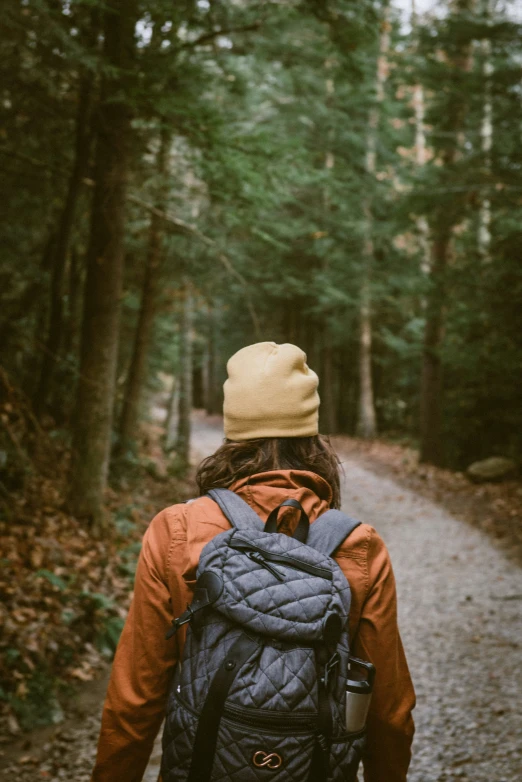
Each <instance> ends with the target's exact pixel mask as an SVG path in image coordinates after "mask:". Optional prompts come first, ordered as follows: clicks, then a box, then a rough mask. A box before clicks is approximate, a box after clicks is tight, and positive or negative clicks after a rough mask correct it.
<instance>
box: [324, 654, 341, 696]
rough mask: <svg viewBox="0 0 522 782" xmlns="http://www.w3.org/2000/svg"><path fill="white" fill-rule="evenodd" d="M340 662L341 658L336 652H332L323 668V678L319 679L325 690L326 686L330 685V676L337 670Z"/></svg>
mask: <svg viewBox="0 0 522 782" xmlns="http://www.w3.org/2000/svg"><path fill="white" fill-rule="evenodd" d="M340 662H341V658H340V656H339V653H338V652H334V653H333V654H332V656H331V657H330V659H329V660H328V662H327V663H326V664H325V666H324V676H323V678H322V679H321V681H322V682H323V684H324V687H325V689H328V684H329V683H330V679H331V676H332V673H333V671H334V670H335V669H336V668H337V666H338V665H339V663H340Z"/></svg>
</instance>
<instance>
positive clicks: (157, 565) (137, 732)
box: [92, 511, 177, 782]
mask: <svg viewBox="0 0 522 782" xmlns="http://www.w3.org/2000/svg"><path fill="white" fill-rule="evenodd" d="M169 546H170V534H169V528H168V524H167V518H166V514H165V511H163V512H162V513H160V514H159V515H158V516H156V517H155V519H154V520H153V521H152V522H151V524H150V526H149V528H148V530H147V532H146V533H145V536H144V538H143V546H142V550H141V554H140V557H139V561H138V567H137V572H136V580H135V586H134V598H133V601H132V604H131V608H130V611H129V614H128V617H127V621H126V622H125V627H124V628H123V632H122V635H121V638H120V642H119V644H118V648H117V650H116V656H115V658H114V663H113V666H112V672H111V677H110V681H109V687H108V690H107V697H106V700H105V705H104V708H103V715H102V724H101V733H100V738H99V742H98V753H97V758H96V764H95V767H94V771H93V774H92V782H115V780H125V782H140V780H141V779H142V776H143V774H144V772H145V769H146V767H147V763H148V760H149V756H150V754H151V751H152V747H153V744H154V740H155V738H156V735H157V733H158V731H159V728H160V725H161V722H162V720H163V717H164V713H165V706H166V699H167V693H168V686H169V681H170V677H171V674H172V669H173V666H174V665H175V663H176V657H177V644H175V643H173V640H172V639H171V640H170V642H169V641H166V640H165V633H166V632H167V630H168V628H169V625H170V621H171V619H172V607H171V604H170V595H169V589H168V580H167V563H168V557H169Z"/></svg>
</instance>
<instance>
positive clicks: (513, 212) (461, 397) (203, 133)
mask: <svg viewBox="0 0 522 782" xmlns="http://www.w3.org/2000/svg"><path fill="white" fill-rule="evenodd" d="M387 6H388V4H387V3H384V2H377V3H374V2H370V1H369V0H364V2H357V3H356V2H353V0H328V2H312V1H309V0H306V1H305V2H299V3H275V4H271V3H269V4H266V3H263V2H259V3H257V2H253V3H236V2H228V0H226V1H225V2H220V3H208V4H207V3H205V2H201V3H196V2H192V1H190V0H186V2H181V3H176V4H174V5H173V4H172V3H171V2H167V0H150V2H149V1H148V2H147V3H145V2H140V4H139V8H140V15H141V21H140V24H139V25H138V30H137V40H136V43H137V49H136V73H135V74H134V76H135V79H134V80H133V82H132V86H131V87H130V88H129V89H130V94H129V96H128V100H129V104H130V105H131V107H132V111H133V144H132V149H131V155H130V170H129V194H130V198H129V199H128V203H127V224H126V231H127V241H126V244H127V263H126V271H125V281H124V296H123V299H122V301H121V315H122V317H121V331H120V351H119V366H118V384H117V392H116V399H115V413H116V415H115V421H116V422H117V421H118V420H119V416H120V413H121V407H122V402H123V397H124V393H125V386H126V382H127V380H128V377H129V374H130V369H131V363H132V360H133V358H132V356H133V347H134V338H135V334H136V329H137V324H138V318H139V312H140V307H141V303H142V300H143V291H144V281H145V279H146V276H145V268H146V265H147V262H148V260H147V259H148V257H149V252H150V236H151V231H150V228H151V220H152V216H151V215H152V214H153V212H152V211H151V210H152V209H154V208H157V209H159V211H160V212H161V213H162V214H163V215H167V219H164V218H162V222H161V228H160V232H159V233H160V252H159V255H160V259H161V260H160V264H159V267H158V271H157V280H156V303H155V318H154V327H153V330H152V336H151V340H150V344H149V345H148V349H147V354H148V355H147V372H146V381H145V385H146V388H145V389H144V393H143V394H142V397H141V401H142V417H143V418H144V419H145V418H146V417H147V408H148V400H149V397H148V395H147V392H148V393H149V394H151V393H157V392H158V391H160V390H161V384H162V380H160V379H159V376H160V373H163V375H165V374H168V375H171V374H172V373H174V374H179V371H180V366H179V344H180V312H181V302H182V297H181V280H182V277H183V275H187V274H188V275H189V276H190V278H191V280H192V282H193V284H194V287H195V301H196V313H195V325H194V334H193V338H194V346H195V347H194V356H195V374H197V373H200V377H201V376H202V375H203V374H205V373H208V371H210V370H209V361H210V359H209V355H210V352H212V358H213V361H214V364H215V368H214V369H213V370H212V371H213V372H214V374H213V376H212V379H211V383H212V384H213V394H214V397H215V398H216V399H219V396H220V393H221V391H220V384H221V383H222V381H223V373H224V363H225V360H226V358H227V357H228V355H230V354H231V353H232V352H233V351H235V350H236V349H238V348H240V347H242V346H243V345H244V344H246V343H248V342H251V341H255V340H257V339H274V340H278V341H285V340H290V341H294V342H298V343H299V344H301V345H302V346H303V347H304V349H305V350H306V351H307V353H308V356H309V360H310V363H311V364H312V365H313V366H314V368H316V369H317V370H318V371H319V372H320V373H322V372H323V370H325V371H326V367H325V360H326V359H325V353H326V348H329V349H332V350H333V353H334V359H333V368H330V370H331V371H332V372H333V376H332V377H333V379H332V380H331V382H332V384H333V386H334V393H333V396H332V400H333V402H332V403H333V405H334V407H335V411H334V413H333V418H335V419H336V421H337V423H336V428H337V429H339V430H343V431H353V427H354V422H355V411H356V407H357V395H358V390H357V388H358V351H359V348H358V319H359V306H360V296H361V284H362V279H363V276H364V275H365V274H366V267H365V260H364V259H365V246H366V245H365V243H366V242H367V240H368V231H369V228H368V225H369V223H368V206H369V205H371V210H370V211H371V226H372V227H371V234H372V236H371V238H372V241H373V248H374V253H373V256H374V257H373V261H372V268H371V282H370V292H371V301H372V314H373V337H374V340H373V369H374V384H375V394H376V403H377V412H378V418H379V424H380V428H381V430H383V431H384V432H386V431H388V432H390V433H391V432H393V433H396V432H397V431H398V430H401V431H402V430H403V431H404V432H405V433H406V434H408V435H410V436H416V434H417V431H418V424H419V421H418V412H417V410H418V404H419V377H420V362H421V354H422V343H423V334H424V328H425V317H426V309H425V303H426V299H427V298H429V296H430V294H431V292H432V290H433V288H432V285H431V282H430V279H429V277H427V276H426V275H425V274H424V273H423V272H422V271H421V268H420V267H421V259H422V251H421V247H420V239H421V237H420V234H419V231H418V224H417V220H418V218H419V217H421V216H424V217H426V218H427V219H428V221H429V223H430V226H431V229H432V230H433V231H436V230H439V229H440V228H441V226H442V227H443V226H447V227H448V229H449V230H450V231H452V232H453V231H454V232H455V237H456V238H455V241H454V243H453V253H452V260H451V268H450V269H449V270H448V272H447V279H445V280H444V283H445V286H446V294H445V306H444V310H445V326H446V331H445V334H446V336H445V339H444V340H443V342H442V344H441V347H440V351H441V359H442V363H443V366H444V378H445V379H444V399H443V407H444V417H445V432H444V438H445V441H446V445H447V457H448V461H449V463H450V464H452V465H454V466H458V467H461V466H463V465H464V464H465V463H466V461H468V460H470V459H471V458H474V457H475V456H477V457H478V456H481V455H488V453H489V452H499V453H500V452H502V453H510V454H511V455H513V456H515V457H516V458H519V457H520V455H521V454H522V435H521V434H520V432H521V428H520V405H519V400H518V398H517V395H518V390H517V389H518V387H519V384H520V377H519V372H518V370H517V369H516V368H517V367H519V366H520V364H521V355H522V345H521V342H520V337H519V335H520V333H521V331H522V329H521V325H522V324H521V323H520V315H519V309H520V307H519V302H520V292H521V283H520V272H519V264H518V262H517V258H518V254H519V247H520V229H519V225H520V216H521V215H520V188H521V186H522V185H521V182H520V170H521V163H522V158H521V155H522V153H521V147H520V143H519V138H518V132H517V129H518V128H519V126H520V123H521V121H522V114H521V104H520V86H519V85H520V78H521V75H522V73H521V66H520V57H519V40H520V25H517V24H516V23H515V22H514V21H513V20H512V19H511V18H510V16H509V11H510V9H509V7H507V10H506V11H503V10H502V9H500V8H497V9H496V11H495V14H494V15H492V16H490V17H488V16H487V14H485V12H484V9H483V7H482V5H480V4H479V6H475V5H473V4H471V3H468V2H465V1H464V0H463V2H461V3H458V4H452V5H451V7H450V8H449V9H448V13H444V14H441V15H440V16H439V17H437V18H435V17H431V16H429V15H426V16H424V17H422V18H419V20H418V23H417V25H416V27H415V28H414V29H413V30H410V29H409V28H408V27H407V25H405V24H404V18H402V19H399V18H398V17H397V15H396V12H395V11H394V10H393V7H392V10H391V16H390V20H389V25H390V36H391V46H390V52H389V55H388V77H387V80H386V83H385V87H384V96H383V99H382V101H381V103H380V105H379V120H378V127H377V128H376V129H375V152H376V174H375V176H373V175H370V174H369V173H368V171H367V167H366V153H367V151H368V137H369V120H370V114H371V111H372V109H373V108H375V106H376V102H377V100H378V98H377V94H376V67H377V58H378V45H379V32H380V30H381V29H382V25H383V24H384V22H383V19H384V12H385V9H386V8H387ZM102 10H103V3H101V2H98V0H92V1H90V2H89V3H83V2H77V3H72V4H65V3H63V4H62V3H60V2H58V3H51V2H47V1H46V0H39V2H38V3H33V4H31V7H30V8H25V6H20V4H18V3H15V2H14V1H12V0H11V2H9V3H8V8H7V14H6V19H7V21H6V24H7V27H8V32H9V35H7V36H5V37H4V40H3V41H2V43H1V44H0V47H1V48H0V55H1V56H0V63H1V64H0V77H1V78H2V81H3V83H4V84H5V85H6V93H5V100H4V102H3V104H2V107H1V109H0V112H1V116H0V119H1V120H2V128H3V130H2V136H1V138H0V154H2V156H3V159H5V162H6V166H5V177H6V187H7V189H8V191H9V196H10V197H9V199H3V201H2V205H1V207H0V218H1V221H2V244H3V247H4V248H5V250H4V261H5V268H6V272H5V276H4V272H3V271H2V272H0V287H1V289H2V308H1V312H0V337H1V338H2V342H3V344H5V345H6V347H7V351H6V353H7V356H8V359H7V364H8V369H9V371H10V372H12V373H13V376H14V377H15V379H16V381H17V382H19V383H21V384H22V385H23V386H24V388H25V389H26V390H27V391H28V392H29V393H31V392H32V390H33V389H34V387H35V385H36V383H37V378H38V373H39V368H40V366H41V363H42V360H43V355H44V348H45V346H44V344H43V339H42V336H43V335H44V334H45V333H46V331H47V329H48V327H49V304H48V302H49V298H50V293H51V289H52V275H53V260H52V259H53V251H54V250H53V237H54V235H55V233H56V229H57V226H58V224H59V222H60V219H61V216H62V214H63V207H64V200H65V196H66V188H67V181H68V177H69V176H70V173H71V170H72V168H73V165H74V160H75V141H74V136H75V128H76V122H77V107H78V99H79V95H80V93H81V90H82V84H84V83H85V78H86V77H89V78H92V80H93V101H94V105H96V102H97V101H98V100H99V87H100V76H103V75H104V74H108V73H109V69H110V67H111V66H109V64H108V63H107V61H106V58H105V57H104V55H103V52H102V50H101V48H100V45H99V42H100V36H99V35H93V31H94V32H96V30H99V24H100V13H101V11H102ZM386 24H388V22H386ZM216 31H221V33H220V34H217V32H216ZM484 42H487V46H488V47H489V48H488V49H487V51H488V52H489V54H488V57H489V58H490V66H491V71H492V73H491V76H490V82H491V84H490V94H491V101H492V117H493V136H492V145H491V150H490V151H489V152H487V153H486V152H485V150H484V148H483V143H482V141H481V127H482V121H483V116H484V105H485V100H486V93H485V83H484V76H483V67H484V57H485V53H484V52H485V51H486V49H484V47H483V44H484ZM466 51H467V52H468V54H469V57H468V59H467V60H466V62H465V63H462V62H461V63H460V64H459V61H458V58H459V57H462V53H463V52H466ZM461 66H462V67H461ZM112 75H114V74H112ZM418 84H420V85H422V87H423V90H424V109H425V120H424V129H425V134H426V148H427V151H428V160H427V162H426V165H424V166H418V165H417V164H416V162H415V155H414V144H415V117H414V106H413V103H412V101H413V92H412V91H413V88H414V85H418ZM456 113H459V114H462V129H461V130H460V131H459V134H458V138H457V139H456V138H455V134H454V133H453V130H452V128H453V127H454V125H453V124H452V122H453V120H454V117H455V114H456ZM35 118H37V121H36V122H35ZM86 122H88V123H89V122H92V118H90V119H87V120H86ZM166 129H167V130H168V132H169V133H170V143H171V146H170V154H169V158H168V165H167V167H166V173H163V174H161V173H158V168H157V156H158V149H159V145H160V136H161V133H162V132H164V131H165V130H166ZM90 130H91V132H92V133H95V131H96V127H95V126H94V125H93V126H92V127H90ZM455 147H457V148H458V149H457V154H455V155H453V154H452V150H453V149H454V148H455ZM91 157H92V156H91ZM91 163H92V160H91ZM91 168H92V166H91ZM91 173H92V172H91ZM90 198H91V189H90V188H89V187H88V186H85V185H83V186H82V190H81V193H80V194H79V200H78V208H77V210H76V217H75V220H74V226H73V230H72V236H71V248H70V252H69V258H68V263H67V270H66V280H65V282H64V290H63V324H62V325H63V329H64V332H67V333H68V335H69V336H68V338H67V340H65V342H64V344H63V345H62V348H61V351H60V355H59V356H57V357H56V374H55V380H54V385H55V388H54V390H53V394H52V395H51V399H50V401H49V404H48V406H47V410H46V412H47V413H48V414H51V415H52V416H53V418H54V419H55V420H57V421H58V422H59V423H60V424H61V425H62V424H63V428H61V430H60V431H62V432H64V433H65V436H66V439H67V432H68V429H69V428H70V426H71V424H72V421H73V419H74V393H75V386H76V382H77V373H78V366H79V349H80V331H81V323H80V319H81V290H82V285H83V277H84V269H83V258H84V254H85V249H86V246H87V242H88V231H89V213H90ZM485 198H487V199H488V200H489V204H490V209H491V232H492V241H491V247H490V261H489V263H488V264H487V265H485V264H484V262H483V259H482V258H480V257H479V255H480V254H479V252H478V247H477V230H478V221H479V215H480V209H481V204H483V202H484V199H485ZM160 207H161V208H160ZM169 218H173V220H172V219H171V220H169ZM176 220H177V221H178V224H176V222H175V221H176ZM179 221H182V222H183V221H184V222H185V223H186V224H188V225H189V227H188V228H186V229H184V228H183V227H180V225H179ZM191 226H192V228H191ZM73 251H74V252H73ZM74 259H76V260H75V264H76V267H75V264H74V263H73V260H74ZM8 275H9V285H7V284H5V285H1V283H2V282H5V283H7V276H8ZM65 343H66V344H65ZM210 345H212V349H211V350H210V347H209V346H210ZM330 370H328V371H330ZM330 412H331V411H330ZM133 438H134V439H133V441H132V442H130V443H128V444H127V445H128V449H127V450H126V451H125V452H124V453H123V454H122V453H120V454H119V455H118V461H117V462H115V463H114V469H113V476H114V478H115V480H117V481H119V480H120V479H125V478H132V476H134V475H136V474H137V473H138V472H140V471H142V470H143V469H145V470H148V471H149V472H151V474H153V473H154V471H155V468H154V467H153V466H152V463H151V464H148V465H147V464H143V463H142V462H141V460H140V459H139V458H138V457H137V456H136V447H137V445H138V444H139V439H140V433H139V432H138V431H136V433H135V436H134V435H133ZM2 442H3V441H2ZM115 442H116V439H115ZM2 447H3V445H2ZM9 448H10V449H11V446H9ZM24 469H25V468H24ZM184 469H185V465H179V464H178V463H177V462H176V460H175V459H173V460H172V463H171V467H170V472H171V474H175V475H178V474H180V473H181V472H183V471H184ZM19 472H20V471H19ZM13 475H14V473H13ZM15 477H16V476H15ZM15 477H13V480H15ZM157 477H161V476H157ZM17 480H23V476H22V477H20V474H19V477H18V478H17ZM116 524H117V525H119V528H121V532H122V534H125V533H126V529H127V527H126V526H125V525H126V521H125V519H116ZM41 575H42V576H43V577H45V578H47V579H49V575H48V574H43V573H42V574H41ZM55 586H56V587H57V588H58V589H64V587H63V585H62V586H60V585H59V584H58V583H57V582H56V583H55Z"/></svg>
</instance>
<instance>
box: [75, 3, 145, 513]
mask: <svg viewBox="0 0 522 782" xmlns="http://www.w3.org/2000/svg"><path fill="white" fill-rule="evenodd" d="M136 19H137V11H136V7H135V4H134V2H132V0H108V2H107V4H106V12H105V17H104V55H105V60H106V62H107V64H108V65H109V66H110V67H111V70H110V72H109V73H105V75H104V79H103V83H102V93H101V103H100V107H99V112H98V122H99V125H98V129H97V130H98V133H97V143H96V160H95V181H96V184H95V188H94V194H93V201H92V212H91V231H90V239H89V248H88V252H87V278H86V282H85V292H84V309H83V324H82V345H81V355H80V380H79V384H78V397H77V404H76V413H75V421H74V439H73V463H72V476H71V477H72V480H71V498H70V499H71V507H72V510H73V512H74V513H75V514H76V515H77V516H86V517H89V518H90V519H92V520H93V521H94V522H95V524H96V525H97V526H100V525H101V522H102V503H103V494H104V490H105V487H106V483H107V473H108V466H109V451H110V442H111V435H112V411H113V406H114V390H115V381H116V368H117V352H118V327H119V316H120V299H121V293H122V277H123V251H124V218H125V194H126V185H127V171H128V165H129V155H130V140H131V132H132V129H131V111H130V107H129V103H130V101H129V87H130V84H129V74H130V73H132V59H133V57H132V55H133V51H134V28H135V23H136Z"/></svg>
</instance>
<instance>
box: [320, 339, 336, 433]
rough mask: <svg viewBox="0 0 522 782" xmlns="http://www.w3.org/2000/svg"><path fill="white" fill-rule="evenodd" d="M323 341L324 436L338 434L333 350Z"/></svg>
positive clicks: (322, 396)
mask: <svg viewBox="0 0 522 782" xmlns="http://www.w3.org/2000/svg"><path fill="white" fill-rule="evenodd" d="M327 342H328V338H326V339H325V340H324V341H323V350H322V367H321V408H320V410H321V431H322V432H323V433H324V434H335V433H336V432H337V407H336V404H335V386H334V366H333V349H332V347H331V345H329V344H327Z"/></svg>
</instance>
